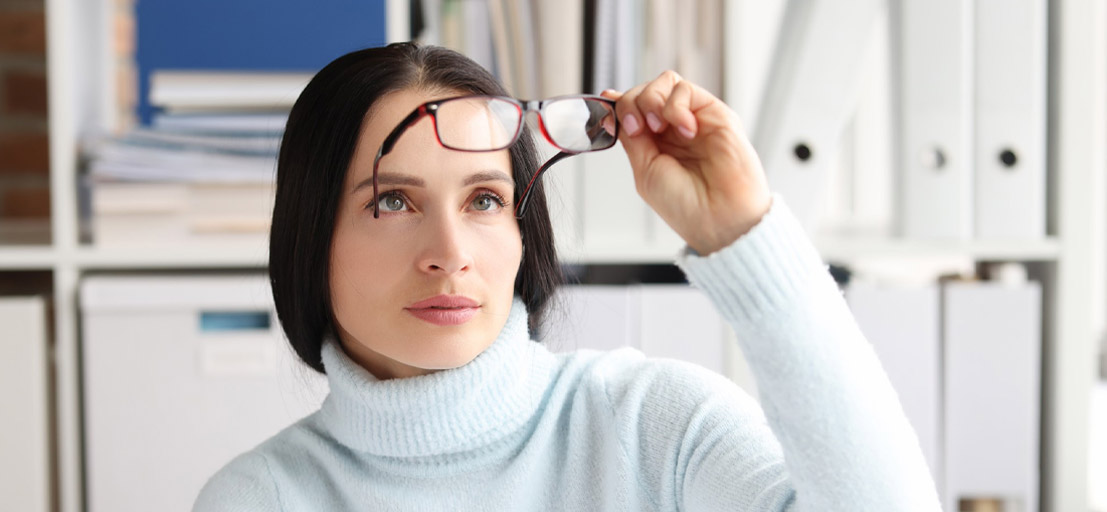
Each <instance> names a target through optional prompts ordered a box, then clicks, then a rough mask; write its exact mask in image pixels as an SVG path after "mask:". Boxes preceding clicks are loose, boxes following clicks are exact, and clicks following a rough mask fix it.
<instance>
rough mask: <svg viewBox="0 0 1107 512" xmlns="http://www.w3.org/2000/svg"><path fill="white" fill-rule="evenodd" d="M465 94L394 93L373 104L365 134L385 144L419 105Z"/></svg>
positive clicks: (400, 91)
mask: <svg viewBox="0 0 1107 512" xmlns="http://www.w3.org/2000/svg"><path fill="white" fill-rule="evenodd" d="M463 94H465V93H463V92H459V91H450V90H441V89H439V90H428V89H425V88H421V87H417V88H411V87H409V88H406V89H400V90H398V91H392V92H390V93H388V94H385V95H384V96H381V97H380V98H379V99H378V100H377V101H376V102H374V103H373V107H372V108H370V109H369V111H368V112H366V113H365V120H364V123H363V124H364V127H365V130H363V132H365V134H366V135H374V136H375V137H373V138H375V139H376V140H375V141H373V142H376V144H377V145H378V146H379V145H380V143H382V142H384V138H385V137H387V136H388V134H389V132H391V131H392V129H393V128H395V127H396V125H398V124H400V121H403V119H404V118H405V117H407V115H408V114H410V113H411V112H412V111H414V110H415V109H416V108H418V107H419V105H422V104H424V103H426V102H428V101H434V100H440V99H445V98H452V97H454V96H461V95H463Z"/></svg>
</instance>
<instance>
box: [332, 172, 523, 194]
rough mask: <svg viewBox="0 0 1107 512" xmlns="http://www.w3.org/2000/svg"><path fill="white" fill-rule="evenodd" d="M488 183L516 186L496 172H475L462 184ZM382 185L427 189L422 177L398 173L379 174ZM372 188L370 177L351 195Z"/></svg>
mask: <svg viewBox="0 0 1107 512" xmlns="http://www.w3.org/2000/svg"><path fill="white" fill-rule="evenodd" d="M488 181H502V182H504V183H507V184H508V185H511V186H513V187H514V186H515V180H513V179H511V176H508V175H507V173H505V172H503V171H495V170H488V171H479V172H475V173H473V174H470V175H468V176H466V177H465V181H464V182H463V183H462V186H466V187H468V186H471V185H476V184H477V183H485V182H488ZM381 185H403V186H408V187H420V188H421V187H426V186H427V182H426V181H424V180H423V178H420V177H417V176H410V175H407V174H396V173H390V172H382V173H377V186H381ZM372 186H373V178H372V177H371V176H370V177H368V178H365V179H364V180H361V182H360V183H358V184H357V186H355V187H354V190H353V191H352V192H351V193H353V194H357V193H358V192H360V191H361V190H362V189H364V188H366V187H370V188H371V187H372Z"/></svg>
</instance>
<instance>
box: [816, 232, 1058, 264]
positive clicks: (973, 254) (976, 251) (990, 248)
mask: <svg viewBox="0 0 1107 512" xmlns="http://www.w3.org/2000/svg"><path fill="white" fill-rule="evenodd" d="M815 246H816V247H817V248H818V250H819V254H821V255H822V256H823V259H825V260H828V261H836V262H849V261H856V260H860V259H922V258H964V259H970V260H976V261H983V260H992V261H1053V260H1056V259H1057V258H1058V257H1060V255H1061V244H1060V242H1059V241H1058V240H1057V239H1056V238H1054V237H1047V238H1044V239H1041V240H988V241H984V240H906V239H902V238H888V237H855V236H816V237H815Z"/></svg>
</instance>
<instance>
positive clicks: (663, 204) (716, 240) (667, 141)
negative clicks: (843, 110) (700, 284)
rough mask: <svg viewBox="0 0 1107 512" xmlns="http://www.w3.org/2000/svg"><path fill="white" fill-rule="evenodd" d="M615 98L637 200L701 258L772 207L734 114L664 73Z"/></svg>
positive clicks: (611, 93)
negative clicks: (640, 200) (632, 171)
mask: <svg viewBox="0 0 1107 512" xmlns="http://www.w3.org/2000/svg"><path fill="white" fill-rule="evenodd" d="M603 95H604V96H605V97H607V98H611V99H613V100H617V104H616V112H617V114H618V116H619V120H620V122H621V123H622V129H621V130H620V133H619V140H620V142H622V144H623V148H624V149H625V150H626V152H627V156H628V157H629V158H630V164H631V167H632V168H633V169H634V182H635V187H636V188H637V190H638V195H640V196H642V199H644V200H645V201H646V203H647V204H649V205H650V207H651V208H653V209H654V210H655V211H656V212H657V213H658V215H660V216H661V218H662V219H664V220H665V222H666V223H668V224H669V226H670V227H672V228H673V230H675V231H676V232H677V234H679V235H680V236H681V237H682V238H684V241H685V242H687V243H688V245H689V246H690V247H691V248H692V249H695V250H696V252H698V253H700V254H701V255H707V254H710V253H712V252H715V251H717V250H719V249H722V248H723V247H726V246H727V245H730V244H731V243H732V242H734V241H735V240H737V239H738V237H740V236H742V235H743V234H745V233H746V232H747V231H749V230H750V228H752V227H753V226H754V225H756V224H757V223H758V221H760V220H761V217H762V216H764V215H765V213H766V212H767V211H768V210H769V206H770V204H771V203H772V196H771V194H770V192H769V186H768V183H767V181H766V179H765V171H764V170H763V169H762V168H761V161H760V159H758V157H757V153H756V152H755V151H754V150H753V146H752V145H751V144H750V142H749V140H748V139H747V138H746V136H745V133H744V131H743V129H742V126H741V123H740V122H739V120H738V116H737V114H735V113H734V111H733V110H731V109H730V107H728V106H727V105H726V104H725V103H723V102H722V101H721V100H719V99H718V98H716V97H715V96H713V95H712V94H711V93H709V92H707V91H706V90H704V89H703V88H701V87H699V86H697V85H695V84H692V83H690V82H688V81H686V80H683V79H682V78H681V77H680V75H678V74H676V73H675V72H672V71H666V72H664V73H662V74H661V75H660V76H658V77H657V78H655V79H653V80H652V81H649V82H646V83H644V84H642V85H639V86H637V87H635V88H633V89H630V90H629V91H626V92H625V93H619V92H616V91H610V90H609V91H604V93H603Z"/></svg>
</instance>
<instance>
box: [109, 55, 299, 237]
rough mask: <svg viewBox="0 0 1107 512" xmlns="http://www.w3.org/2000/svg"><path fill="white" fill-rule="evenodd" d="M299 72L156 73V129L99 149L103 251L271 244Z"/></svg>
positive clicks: (153, 95)
mask: <svg viewBox="0 0 1107 512" xmlns="http://www.w3.org/2000/svg"><path fill="white" fill-rule="evenodd" d="M309 79H310V75H303V74H294V73H214V72H183V71H179V72H158V73H154V75H153V78H152V81H151V83H152V87H151V90H150V98H151V103H152V104H154V105H155V106H157V107H158V108H159V109H160V110H159V112H158V113H157V114H156V115H155V116H154V117H153V120H152V126H151V127H149V128H141V129H136V130H133V131H131V132H129V133H127V134H124V135H122V136H118V137H114V138H111V139H108V140H103V141H98V142H96V143H94V144H93V148H92V153H93V155H94V157H93V160H92V162H91V164H90V166H89V186H90V190H91V194H90V196H91V201H90V213H91V225H92V230H93V233H92V236H93V240H94V242H95V243H96V244H97V245H99V246H135V245H151V244H153V243H157V244H159V245H164V244H170V245H194V244H197V243H200V244H206V243H212V244H219V245H227V244H236V243H241V244H248V245H251V246H259V244H260V245H263V244H264V241H265V239H266V235H267V233H268V229H269V219H270V216H271V214H272V204H273V185H274V178H275V175H276V174H275V173H276V158H277V151H278V148H279V146H280V138H281V136H282V134H283V130H284V124H285V122H286V120H287V117H288V109H289V108H290V107H291V105H292V103H293V102H294V101H295V99H296V97H297V96H298V95H299V93H300V91H301V90H302V89H303V87H304V85H305V84H306V83H307V81H308V80H309Z"/></svg>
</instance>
